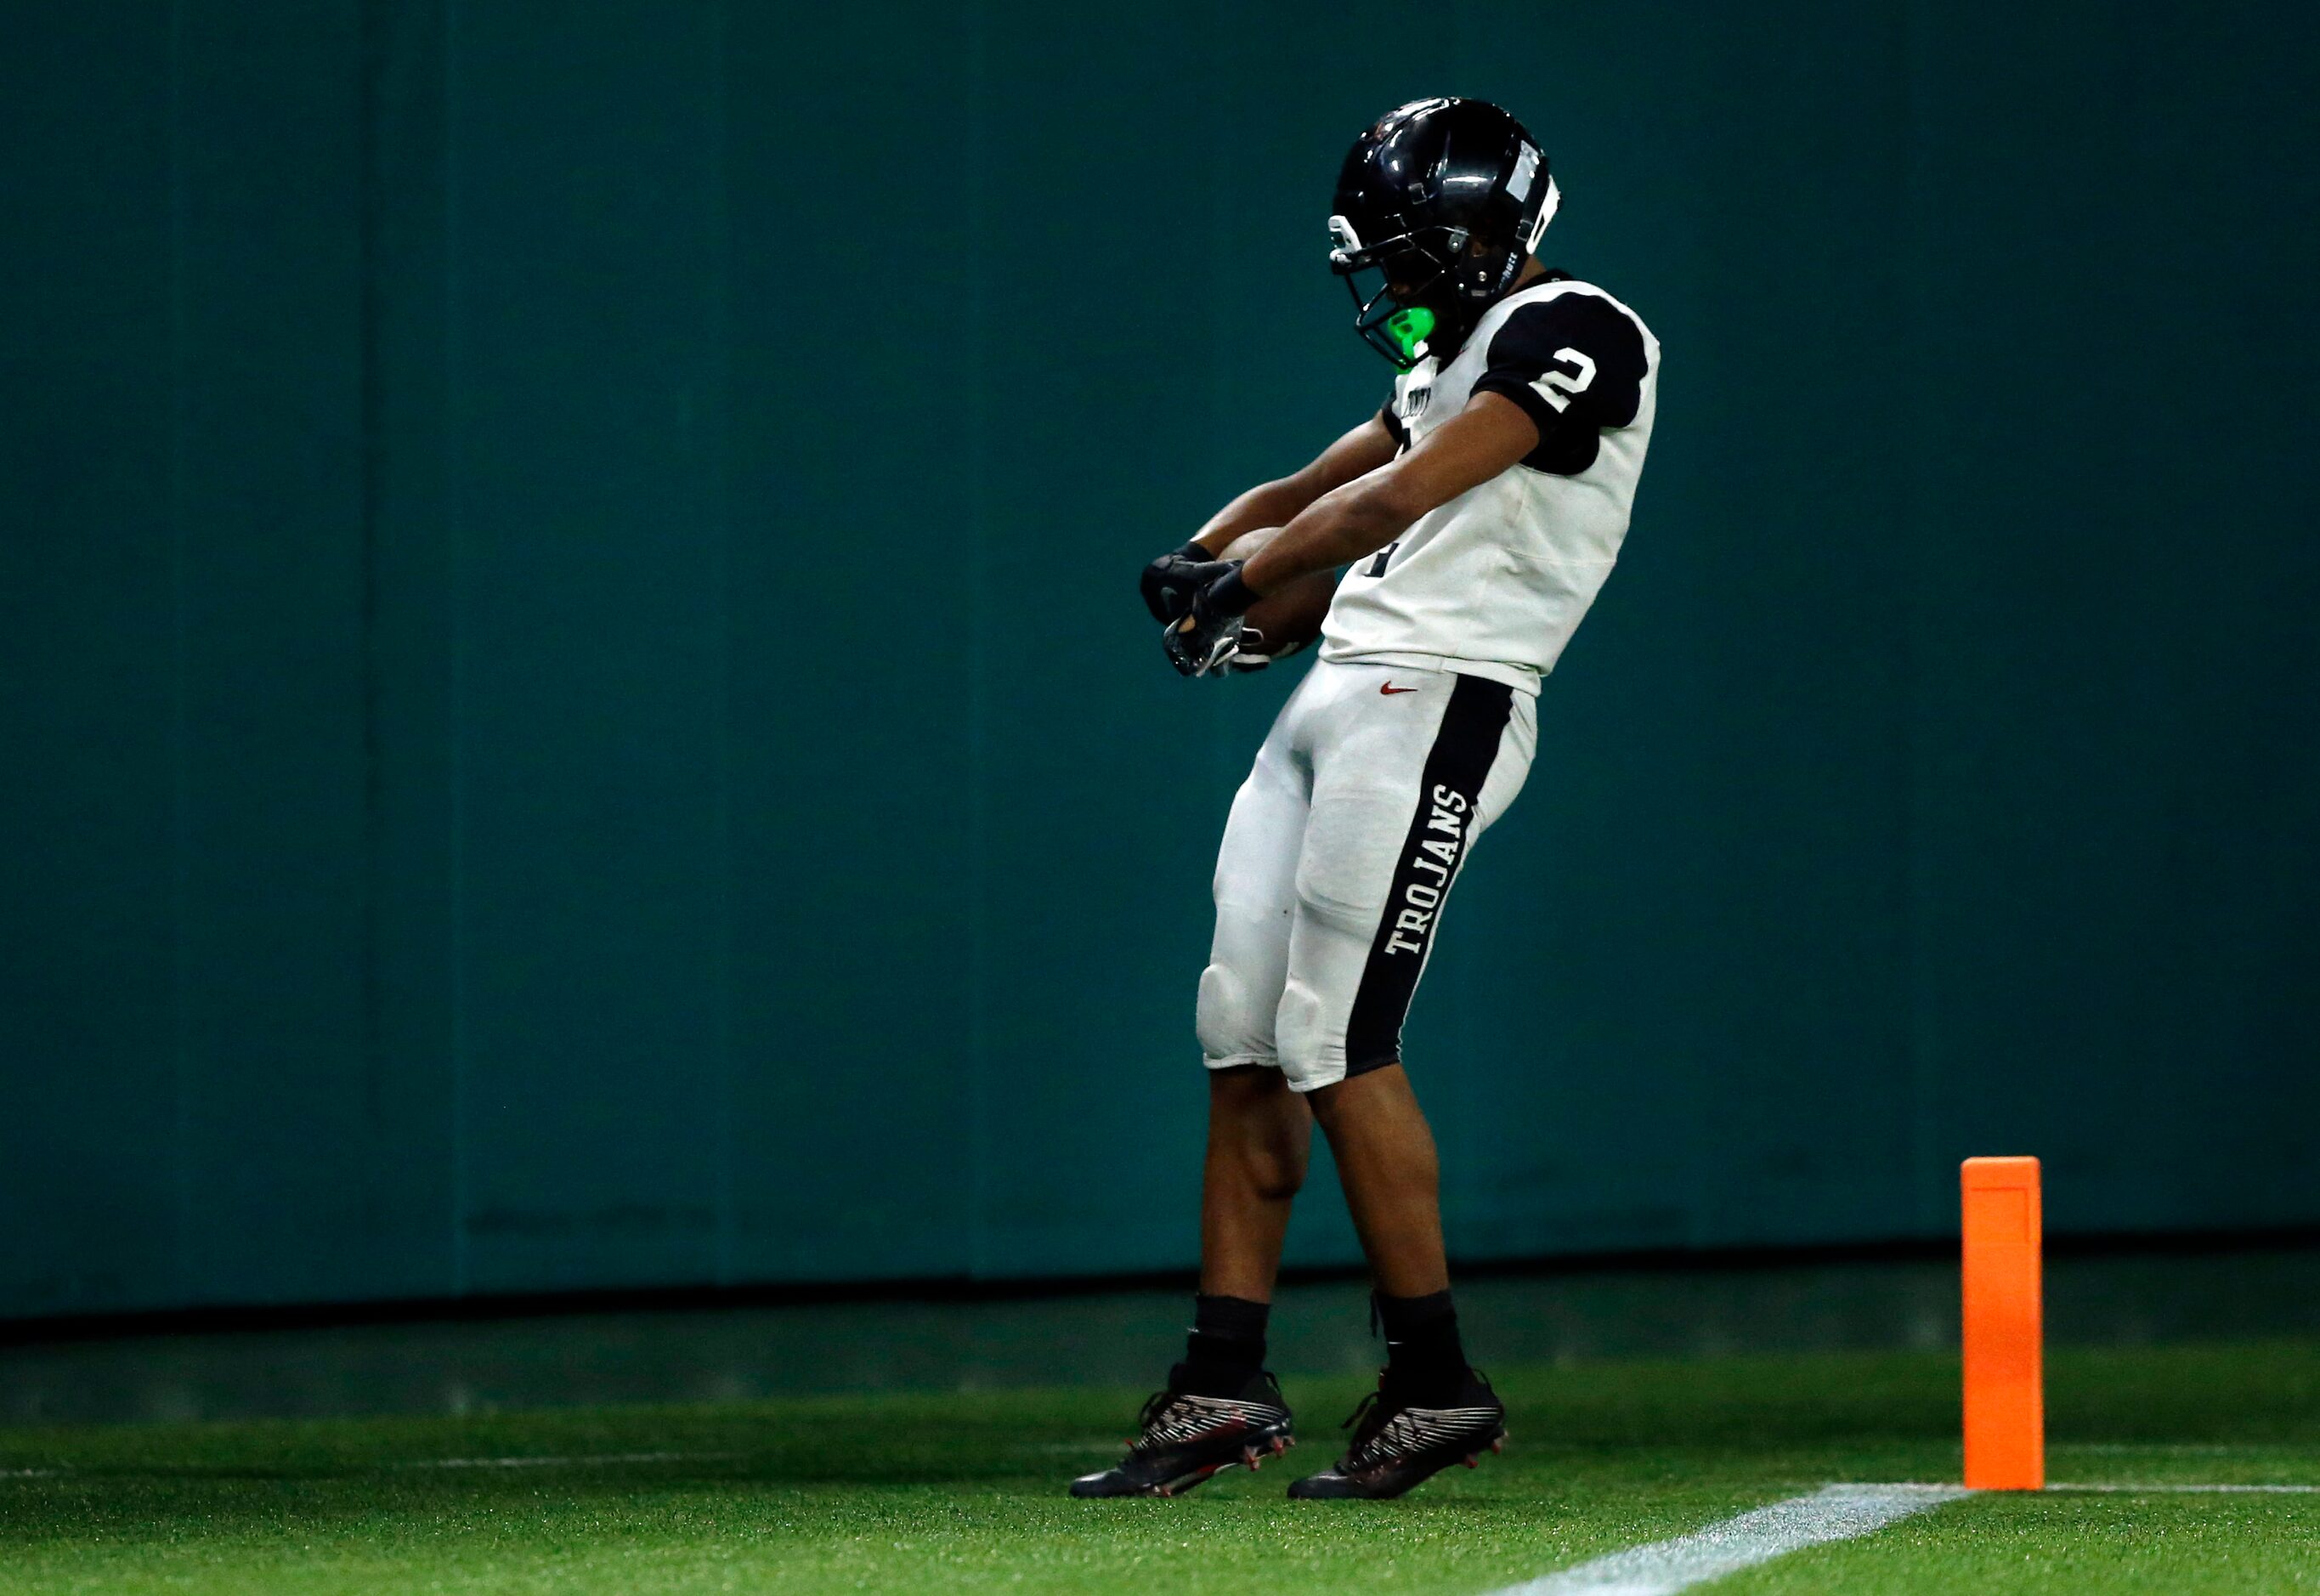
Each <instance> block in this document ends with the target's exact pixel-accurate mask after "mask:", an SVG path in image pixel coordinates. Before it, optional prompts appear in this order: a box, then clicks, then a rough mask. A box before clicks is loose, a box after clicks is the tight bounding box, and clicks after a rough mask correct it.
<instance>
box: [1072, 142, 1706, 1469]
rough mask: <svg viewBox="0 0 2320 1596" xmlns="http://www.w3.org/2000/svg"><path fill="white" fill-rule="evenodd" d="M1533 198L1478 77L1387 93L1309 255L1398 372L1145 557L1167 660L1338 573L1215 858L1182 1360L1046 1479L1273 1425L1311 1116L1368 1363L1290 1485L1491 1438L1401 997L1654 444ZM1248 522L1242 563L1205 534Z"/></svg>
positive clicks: (1599, 578) (1549, 180)
mask: <svg viewBox="0 0 2320 1596" xmlns="http://www.w3.org/2000/svg"><path fill="white" fill-rule="evenodd" d="M1558 202H1559V194H1558V191H1557V188H1556V186H1555V183H1554V178H1553V177H1552V176H1551V175H1550V174H1549V171H1548V166H1547V160H1546V158H1545V155H1544V154H1543V153H1542V152H1541V151H1540V149H1539V147H1538V144H1537V142H1536V141H1535V140H1533V139H1532V138H1531V137H1530V135H1529V134H1528V133H1527V132H1526V131H1524V129H1523V127H1522V125H1521V124H1520V123H1519V122H1517V121H1516V120H1515V119H1514V118H1513V117H1512V116H1510V115H1509V114H1508V113H1506V112H1504V111H1502V110H1500V109H1499V108H1498V107H1497V106H1495V105H1490V104H1482V103H1481V102H1479V101H1473V100H1455V99H1430V100H1419V101H1415V102H1412V103H1411V104H1407V105H1403V106H1401V107H1400V108H1399V109H1397V110H1395V111H1392V112H1390V113H1388V114H1387V115H1386V116H1385V117H1384V118H1383V119H1382V120H1381V121H1380V122H1378V123H1377V124H1376V125H1375V126H1374V127H1373V128H1371V129H1370V130H1369V131H1367V132H1365V133H1364V134H1363V135H1362V136H1361V137H1360V138H1359V139H1358V140H1357V141H1355V144H1354V147H1353V149H1352V150H1351V151H1350V152H1349V153H1348V154H1347V155H1346V161H1345V166H1344V168H1343V170H1342V171H1341V173H1340V175H1339V177H1338V180H1337V206H1336V213H1335V214H1333V215H1332V216H1331V217H1330V218H1329V241H1330V251H1329V264H1330V267H1331V269H1332V270H1333V271H1335V272H1336V273H1337V275H1338V276H1340V277H1344V278H1345V279H1346V282H1347V284H1348V285H1349V286H1350V287H1351V289H1352V293H1353V300H1354V304H1355V322H1354V324H1355V330H1356V331H1358V332H1359V333H1360V334H1361V336H1362V337H1363V338H1364V339H1365V340H1368V342H1369V343H1370V344H1371V345H1372V347H1373V348H1374V349H1376V350H1377V351H1378V352H1379V353H1380V354H1382V356H1384V357H1385V358H1387V359H1388V360H1389V361H1391V363H1392V364H1393V366H1394V367H1395V369H1396V371H1397V372H1398V373H1399V375H1398V376H1397V377H1396V379H1395V381H1394V385H1393V395H1392V398H1391V401H1390V402H1388V403H1387V404H1385V405H1384V406H1383V408H1382V409H1381V410H1380V411H1379V412H1378V413H1377V414H1376V415H1374V416H1373V417H1372V418H1370V419H1369V420H1367V421H1364V422H1362V424H1361V425H1359V426H1357V427H1355V429H1354V430H1353V431H1350V432H1347V433H1346V435H1345V436H1344V437H1342V438H1340V439H1339V440H1337V442H1335V443H1333V444H1331V445H1330V446H1329V447H1328V449H1325V450H1323V451H1322V453H1321V455H1320V456H1319V458H1317V459H1315V460H1314V461H1313V462H1312V463H1311V464H1310V465H1309V466H1307V467H1304V468H1303V469H1302V470H1300V471H1298V472H1297V473H1295V474H1294V475H1292V476H1286V477H1283V478H1282V479H1281V480H1279V481H1277V482H1269V483H1265V484H1264V485H1260V486H1257V487H1254V488H1251V489H1249V490H1248V491H1247V492H1246V493H1244V494H1241V495H1240V496H1239V497H1238V498H1237V499H1235V500H1234V501H1233V502H1232V503H1229V504H1228V505H1227V506H1225V508H1224V509H1223V510H1222V511H1220V512H1218V514H1217V515H1216V516H1215V518H1214V519H1212V520H1211V521H1210V522H1209V523H1208V524H1207V525H1206V526H1205V527H1203V528H1202V529H1201V532H1200V535H1199V536H1198V537H1196V538H1194V539H1193V540H1192V541H1191V542H1189V543H1187V544H1185V545H1184V546H1183V548H1181V549H1177V550H1175V551H1174V552H1173V553H1171V554H1167V555H1164V556H1163V557H1161V558H1159V559H1157V560H1155V561H1154V562H1152V564H1151V565H1150V566H1149V567H1147V568H1146V571H1145V573H1144V579H1143V594H1144V599H1145V602H1146V605H1147V606H1148V607H1149V608H1150V610H1151V612H1152V613H1153V616H1154V617H1155V619H1156V620H1158V621H1161V622H1162V623H1163V627H1164V639H1165V647H1166V651H1167V655H1168V657H1169V658H1170V659H1171V660H1172V661H1173V662H1174V664H1175V666H1176V667H1177V669H1178V670H1180V671H1182V672H1183V673H1185V674H1186V675H1189V676H1201V675H1208V674H1210V673H1213V672H1219V671H1223V670H1227V669H1229V668H1232V667H1234V665H1235V663H1236V661H1237V660H1240V659H1242V658H1243V649H1244V644H1245V642H1246V640H1247V639H1244V638H1243V636H1242V630H1241V617H1242V616H1243V615H1244V614H1245V612H1246V611H1247V610H1248V608H1249V606H1250V605H1251V604H1252V603H1256V602H1257V601H1258V600H1259V599H1260V598H1262V597H1263V596H1264V595H1265V594H1273V593H1276V592H1278V591H1279V590H1280V589H1281V588H1282V587H1283V585H1286V584H1289V583H1291V582H1294V581H1296V580H1298V579H1299V578H1300V577H1303V576H1308V575H1309V574H1310V573H1313V572H1319V571H1330V570H1339V569H1342V571H1343V572H1344V575H1343V576H1342V577H1341V578H1340V580H1339V582H1338V585H1337V592H1336V595H1335V597H1334V598H1333V599H1332V600H1331V601H1330V603H1329V607H1328V615H1327V618H1326V620H1325V621H1324V622H1323V624H1322V628H1321V647H1320V649H1319V658H1318V660H1317V661H1316V662H1315V663H1314V665H1313V666H1312V667H1311V669H1310V671H1309V672H1308V673H1307V675H1306V676H1305V679H1304V680H1303V681H1302V682H1301V683H1300V684H1299V685H1298V686H1297V689H1296V691H1295V692H1294V693H1292V694H1291V695H1290V698H1289V700H1288V702H1287V703H1285V704H1284V705H1283V706H1282V710H1281V713H1280V716H1279V718H1278V719H1277V720H1276V721H1274V722H1273V730H1272V732H1271V733H1270V735H1268V736H1267V737H1266V739H1265V741H1264V746H1263V748H1260V749H1259V750H1258V751H1257V755H1256V762H1255V768H1254V769H1253V770H1252V771H1251V772H1250V774H1249V776H1248V779H1247V781H1246V783H1244V784H1242V786H1241V789H1240V791H1239V793H1238V794H1237V796H1236V797H1235V799H1234V801H1233V806H1232V815H1231V818H1230V820H1229V821H1228V822H1227V824H1226V828H1225V836H1224V843H1223V847H1222V849H1221V851H1220V853H1219V858H1218V861H1217V871H1216V881H1215V893H1216V933H1215V940H1214V942H1213V944H1212V947H1211V949H1210V956H1209V965H1208V968H1207V969H1206V970H1205V971H1204V972H1203V973H1202V975H1201V984H1200V999H1199V1010H1198V1030H1199V1036H1200V1042H1201V1051H1202V1052H1203V1054H1204V1055H1205V1056H1206V1059H1207V1063H1208V1068H1209V1071H1210V1075H1209V1087H1210V1096H1209V1137H1208V1152H1207V1160H1206V1164H1205V1166H1204V1172H1203V1186H1202V1199H1201V1283H1200V1292H1199V1295H1198V1296H1197V1297H1196V1298H1195V1299H1194V1307H1193V1323H1192V1332H1191V1336H1190V1338H1189V1341H1188V1343H1187V1347H1186V1350H1185V1355H1184V1358H1183V1362H1181V1363H1179V1364H1177V1365H1175V1366H1174V1368H1173V1369H1172V1370H1171V1371H1170V1373H1169V1378H1168V1383H1167V1386H1166V1388H1165V1390H1163V1391H1161V1392H1158V1393H1156V1394H1155V1396H1154V1397H1153V1399H1152V1401H1151V1402H1150V1403H1149V1404H1148V1405H1147V1406H1146V1409H1145V1412H1144V1417H1143V1423H1142V1426H1141V1429H1140V1431H1139V1433H1138V1435H1137V1437H1136V1439H1135V1440H1134V1441H1133V1442H1132V1443H1130V1446H1129V1449H1128V1455H1127V1456H1126V1457H1125V1458H1124V1459H1123V1460H1122V1461H1121V1462H1120V1463H1119V1465H1118V1466H1117V1467H1114V1468H1110V1469H1108V1470H1105V1471H1103V1472H1102V1473H1101V1474H1090V1475H1087V1476H1085V1477H1084V1478H1082V1479H1080V1480H1077V1481H1074V1483H1073V1485H1072V1491H1073V1493H1074V1495H1079V1496H1118V1495H1135V1494H1140V1495H1163V1496H1165V1495H1171V1494H1174V1493H1175V1492H1181V1491H1183V1490H1186V1489H1188V1488H1190V1487H1191V1486H1192V1485H1195V1484H1198V1483H1200V1482H1201V1481H1202V1480H1205V1479H1207V1478H1208V1477H1209V1476H1210V1474H1214V1473H1216V1472H1217V1471H1218V1470H1219V1469H1220V1468H1226V1467H1229V1466H1231V1465H1235V1464H1246V1465H1248V1466H1250V1467H1255V1465H1257V1464H1259V1463H1260V1462H1262V1461H1263V1460H1264V1458H1265V1457H1267V1456H1269V1455H1273V1454H1277V1453H1278V1452H1279V1451H1281V1450H1282V1448H1283V1447H1284V1446H1287V1445H1289V1444H1291V1439H1292V1433H1291V1414H1290V1410H1289V1407H1288V1404H1287V1403H1286V1402H1285V1401H1283V1400H1282V1393H1281V1389H1280V1387H1279V1385H1278V1384H1276V1383H1274V1381H1273V1377H1272V1375H1271V1374H1268V1373H1267V1372H1266V1371H1265V1368H1264V1352H1265V1321H1266V1316H1267V1312H1268V1308H1269V1304H1270V1302H1271V1300H1272V1296H1273V1284H1274V1278H1275V1275H1276V1274H1277V1271H1278V1267H1279V1263H1280V1256H1281V1246H1282V1234H1283V1232H1284V1230H1285V1229H1286V1228H1287V1225H1288V1222H1289V1210H1290V1203H1291V1200H1292V1199H1293V1198H1294V1197H1295V1195H1296V1193H1297V1190H1298V1187H1299V1184H1300V1182H1301V1181H1302V1179H1303V1177H1304V1174H1305V1165H1306V1152H1307V1147H1308V1146H1309V1143H1310V1136H1311V1129H1312V1123H1313V1121H1314V1120H1319V1121H1320V1124H1321V1129H1322V1130H1323V1132H1324V1133H1325V1134H1326V1135H1327V1136H1328V1138H1329V1146H1330V1149H1331V1151H1332V1153H1333V1154H1334V1155H1335V1156H1336V1159H1337V1168H1338V1171H1339V1174H1340V1175H1341V1178H1342V1181H1343V1184H1344V1187H1345V1194H1346V1204H1347V1206H1348V1208H1349V1209H1350V1210H1351V1211H1352V1214H1353V1220H1354V1225H1355V1230H1356V1231H1357V1233H1358V1234H1359V1236H1360V1238H1361V1243H1362V1248H1363V1251H1364V1254H1365V1256H1367V1259H1368V1262H1369V1269H1370V1275H1371V1281H1372V1284H1373V1292H1374V1295H1373V1301H1374V1304H1375V1312H1376V1317H1377V1322H1378V1324H1379V1325H1380V1327H1381V1328H1382V1330H1383V1332H1384V1336H1385V1340H1386V1347H1387V1365H1386V1367H1385V1369H1384V1371H1383V1373H1382V1376H1381V1378H1380V1381H1379V1383H1378V1387H1377V1390H1376V1392H1374V1393H1373V1395H1372V1396H1370V1397H1369V1398H1367V1399H1365V1400H1364V1403H1363V1405H1362V1408H1361V1409H1360V1410H1357V1412H1356V1415H1355V1419H1354V1420H1349V1421H1348V1422H1349V1424H1351V1426H1352V1428H1353V1432H1354V1433H1353V1437H1352V1440H1351V1443H1350V1445H1349V1446H1348V1447H1347V1449H1346V1454H1345V1455H1344V1456H1343V1457H1342V1458H1340V1459H1339V1460H1338V1461H1337V1464H1336V1465H1335V1466H1333V1467H1330V1468H1328V1469H1325V1470H1322V1471H1321V1472H1320V1473H1319V1474H1311V1475H1310V1476H1308V1477H1306V1478H1304V1479H1301V1480H1299V1481H1297V1482H1296V1483H1294V1484H1292V1485H1291V1487H1290V1491H1289V1494H1290V1495H1291V1496H1292V1497H1306V1498H1311V1497H1391V1496H1398V1495H1400V1494H1401V1493H1402V1492H1405V1491H1408V1490H1409V1488H1410V1487H1411V1486H1413V1485H1416V1484H1418V1483H1419V1482H1421V1481H1423V1480H1425V1479H1427V1477H1428V1476H1430V1475H1431V1474H1435V1473H1436V1471H1438V1470H1440V1469H1442V1468H1444V1467H1445V1466H1446V1465H1450V1464H1452V1463H1456V1462H1462V1461H1463V1462H1467V1463H1473V1462H1475V1461H1477V1460H1478V1458H1479V1455H1480V1454H1482V1452H1485V1451H1494V1450H1496V1449H1497V1447H1498V1446H1499V1445H1500V1443H1501V1442H1502V1441H1503V1439H1504V1437H1505V1434H1506V1429H1505V1417H1506V1410H1505V1409H1504V1408H1503V1407H1502V1406H1501V1405H1500V1401H1499V1399H1498V1397H1497V1395H1496V1394H1495V1393H1494V1392H1492V1391H1491V1385H1490V1383H1489V1382H1488V1381H1487V1380H1485V1379H1484V1378H1483V1377H1482V1375H1481V1374H1478V1373H1477V1372H1475V1371H1474V1370H1473V1368H1472V1367H1471V1366H1469V1365H1468V1364H1467V1362H1466V1357H1465V1353H1464V1348H1463V1347H1462V1345H1461V1342H1460V1338H1459V1333H1458V1320H1457V1315H1456V1312H1455V1310H1454V1309H1453V1307H1452V1303H1451V1296H1450V1277H1449V1272H1448V1267H1447V1265H1446V1263H1445V1257H1444V1252H1443V1241H1442V1221H1441V1215H1440V1210H1439V1206H1438V1202H1437V1188H1438V1175H1437V1168H1436V1155H1435V1147H1434V1139H1433V1136H1432V1134H1431V1132H1430V1131H1429V1130H1428V1129H1427V1123H1426V1119H1425V1116H1424V1115H1423V1114H1422V1113H1421V1112H1420V1111H1419V1110H1418V1100H1417V1098H1416V1097H1415V1096H1414V1095H1413V1093H1412V1092H1411V1088H1410V1084H1409V1078H1408V1076H1407V1075H1405V1074H1404V1071H1403V1061H1402V1056H1401V1028H1402V1019H1403V1016H1404V1015H1405V1014H1406V1013H1407V1012H1408V1011H1409V1004H1410V999H1411V995H1412V994H1413V993H1415V992H1416V990H1417V987H1418V977H1419V975H1421V974H1422V973H1423V972H1424V970H1425V968H1426V961H1427V958H1428V957H1429V956H1430V955H1431V954H1432V952H1433V949H1434V940H1435V937H1436V929H1437V928H1438V927H1439V925H1440V923H1441V919H1442V911H1443V906H1444V904H1445V901H1446V900H1447V898H1448V896H1449V893H1450V889H1451V886H1452V884H1454V883H1455V881H1456V879H1457V877H1458V875H1459V872H1460V871H1461V869H1462V868H1463V867H1464V865H1465V862H1466V856H1467V855H1468V853H1469V852H1471V851H1472V850H1473V846H1474V843H1475V841H1476V839H1479V838H1480V837H1481V836H1482V833H1483V832H1484V831H1485V830H1488V829H1489V828H1490V826H1491V823H1492V822H1493V821H1496V820H1497V819H1498V817H1499V816H1500V815H1501V814H1503V813H1504V812H1506V809H1507V806H1508V804H1509V803H1512V802H1513V800H1514V797H1515V794H1516V793H1518V791H1520V789H1521V787H1522V784H1523V778H1524V776H1525V775H1527V772H1528V770H1529V766H1530V762H1531V756H1532V752H1533V749H1534V748H1535V746H1536V736H1537V718H1536V711H1535V701H1536V695H1537V693H1538V687H1539V681H1540V678H1541V677H1543V676H1545V675H1546V674H1547V672H1549V671H1551V670H1552V669H1554V664H1555V660H1556V658H1557V657H1558V656H1560V655H1561V654H1562V652H1563V646H1564V645H1565V644H1566V643H1567V642H1569V641H1570V639H1571V634H1572V630H1574V629H1575V628H1576V627H1577V626H1578V624H1579V622H1580V620H1581V617H1582V616H1584V615H1585V614H1586V612H1587V609H1588V606H1589V605H1590V603H1592V602H1593V601H1594V598H1595V594H1596V593H1597V592H1598V591H1599V590H1600V588H1601V587H1602V585H1603V581H1604V578H1605V577H1606V576H1609V574H1610V570H1611V565H1612V562H1613V560H1614V559H1615V558H1617V557H1618V552H1619V544H1620V540H1621V539H1622V538H1623V536H1624V535H1625V534H1626V532H1627V519H1628V512H1629V509H1630V506H1631V505H1632V503H1633V502H1634V498H1635V491H1636V479H1637V477H1638V476H1639V475H1640V474H1641V472H1642V470H1643V464H1644V453H1645V449H1646V447H1647V446H1648V445H1649V443H1650V441H1651V434H1652V417H1653V412H1654V395H1655V391H1656V388H1657V384H1658V377H1659V364H1660V353H1659V344H1658V342H1657V340H1654V338H1653V336H1652V333H1651V331H1650V329H1648V328H1647V327H1645V325H1644V323H1643V322H1642V320H1641V319H1640V318H1639V317H1637V316H1636V313H1635V312H1633V311H1631V310H1629V309H1628V308H1627V306H1626V305H1625V304H1621V303H1620V302H1619V301H1618V300H1617V299H1614V298H1613V297H1612V296H1611V295H1609V294H1607V293H1605V292H1604V291H1603V290H1602V289H1600V288H1599V287H1597V286H1594V285H1592V284H1590V283H1585V282H1581V281H1579V280H1577V279H1575V278H1573V277H1569V276H1567V275H1565V274H1563V273H1562V272H1558V271H1550V270H1548V269H1547V268H1545V267H1544V266H1542V265H1541V264H1540V263H1539V261H1538V259H1537V258H1536V255H1535V253H1534V251H1535V250H1536V248H1537V245H1538V241H1539V237H1540V235H1541V234H1542V233H1543V232H1544V231H1545V229H1546V225H1547V223H1548V222H1549V221H1550V220H1551V219H1552V218H1553V217H1554V212H1555V207H1556V205H1557V204H1558ZM1269 527H1279V528H1281V530H1280V532H1279V534H1278V535H1277V536H1276V537H1274V538H1273V540H1271V541H1270V542H1269V543H1267V544H1265V545H1264V548H1263V549H1260V550H1259V551H1258V552H1257V553H1256V554H1255V555H1254V556H1253V557H1252V558H1249V559H1248V560H1247V561H1246V563H1245V564H1244V563H1242V562H1240V561H1237V560H1225V559H1220V558H1219V554H1220V553H1221V552H1222V551H1223V550H1224V549H1226V548H1227V547H1228V545H1229V544H1230V543H1232V542H1233V540H1235V539H1237V537H1239V536H1240V535H1241V534H1243V533H1245V532H1247V531H1250V530H1255V529H1259V528H1269Z"/></svg>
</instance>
